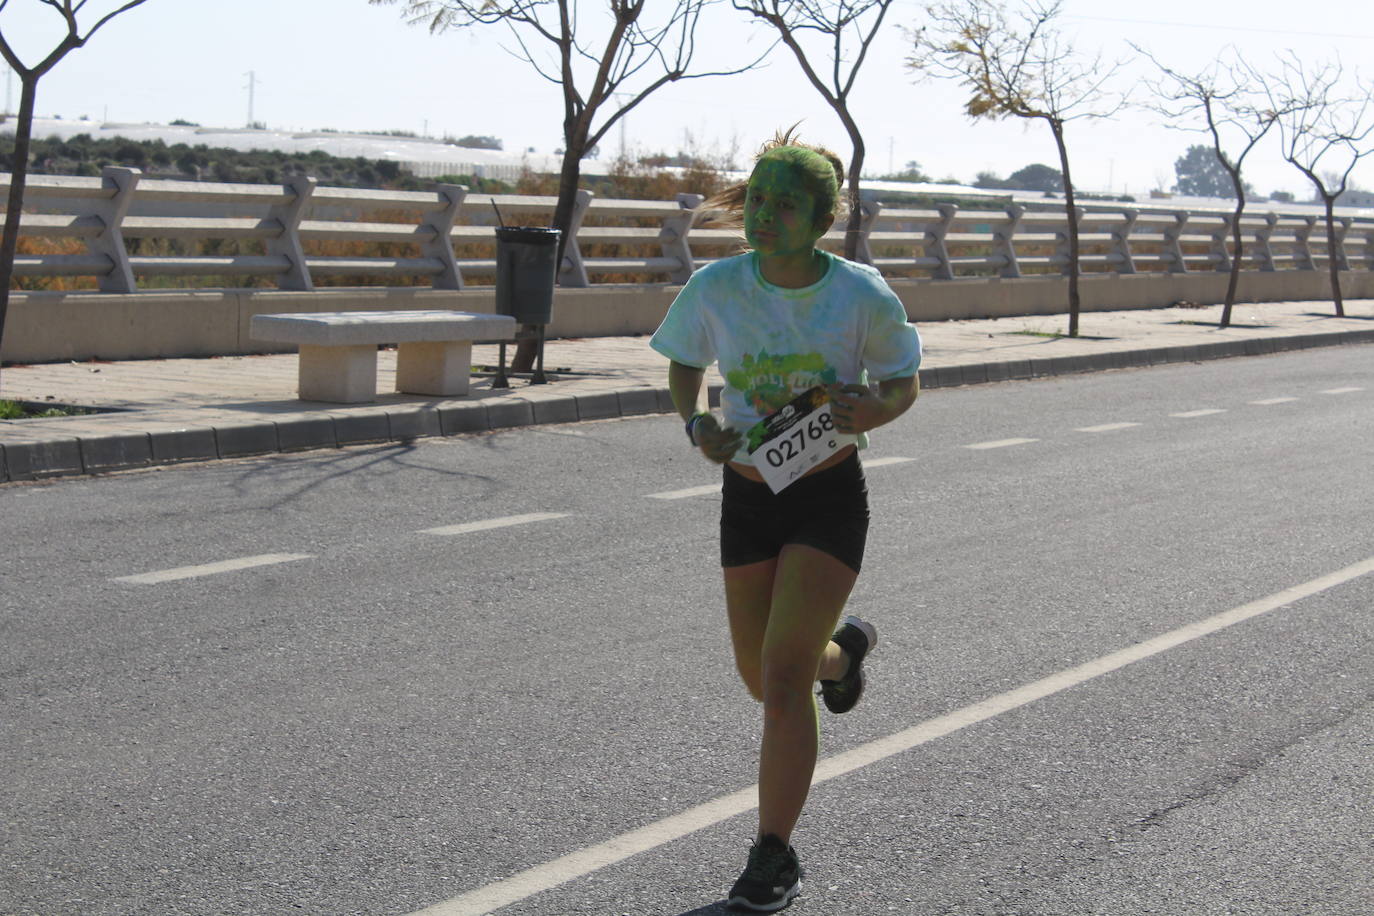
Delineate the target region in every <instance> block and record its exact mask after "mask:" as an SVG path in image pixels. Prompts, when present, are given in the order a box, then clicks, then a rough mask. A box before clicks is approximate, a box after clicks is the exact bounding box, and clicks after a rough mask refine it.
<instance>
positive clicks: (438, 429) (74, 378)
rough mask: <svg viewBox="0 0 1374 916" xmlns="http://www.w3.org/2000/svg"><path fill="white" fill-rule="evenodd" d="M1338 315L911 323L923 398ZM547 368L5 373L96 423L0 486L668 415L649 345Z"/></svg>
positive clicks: (1284, 307) (391, 359) (24, 391)
mask: <svg viewBox="0 0 1374 916" xmlns="http://www.w3.org/2000/svg"><path fill="white" fill-rule="evenodd" d="M1345 310H1346V315H1347V317H1345V318H1334V317H1330V316H1331V315H1332V314H1333V306H1332V305H1331V303H1330V302H1277V303H1261V304H1254V305H1249V304H1245V305H1238V306H1236V307H1235V309H1234V312H1233V315H1232V325H1231V327H1229V328H1226V329H1224V330H1223V329H1219V328H1218V327H1217V322H1218V320H1219V319H1220V316H1221V307H1220V306H1206V307H1202V308H1189V307H1179V308H1167V309H1150V310H1133V311H1122V312H1090V313H1085V314H1083V315H1082V317H1081V319H1080V327H1079V332H1080V335H1081V336H1080V337H1078V338H1073V339H1070V338H1063V337H1054V336H1052V335H1053V334H1055V333H1062V332H1063V331H1065V330H1066V329H1067V327H1068V320H1067V317H1066V316H1064V315H1045V316H1025V317H1017V318H1000V319H986V320H975V321H950V322H932V323H929V324H922V325H919V327H920V330H921V334H922V337H923V339H924V341H925V347H926V356H925V360H924V362H923V363H922V367H921V385H922V387H923V388H944V387H950V386H957V385H971V384H981V383H984V382H995V381H1004V380H1007V379H1025V378H1038V377H1042V376H1053V375H1065V374H1070V373H1077V372H1094V371H1099V370H1104V369H1122V368H1130V367H1141V366H1151V365H1158V364H1161V363H1174V362H1192V361H1198V360H1205V359H1219V358H1223V357H1232V356H1255V355H1261V354H1266V353H1276V352H1280V351H1283V350H1296V349H1305V348H1308V347H1325V346H1335V345H1341V344H1352V343H1370V342H1374V300H1368V299H1364V300H1352V301H1347V302H1346V309H1345ZM379 357H380V358H379V360H378V390H379V391H387V390H389V389H391V388H392V387H394V382H395V364H396V354H395V352H394V351H387V352H383V353H381V354H379ZM496 361H497V348H496V347H495V346H481V347H474V348H473V362H474V363H475V364H477V365H494V364H495V363H496ZM545 368H546V371H547V372H548V374H549V376H550V378H551V379H552V381H551V383H550V384H547V385H538V386H532V385H530V384H529V383H528V380H527V379H523V378H521V379H514V380H513V381H512V387H511V388H509V389H504V390H499V389H498V390H493V389H492V388H491V382H490V378H488V377H483V378H474V379H473V385H472V391H471V393H470V394H469V396H468V397H466V398H461V399H453V400H445V399H435V398H428V397H422V396H415V395H403V394H395V393H393V394H390V395H383V396H381V397H380V398H379V400H378V401H377V402H376V403H375V404H367V405H362V406H345V405H338V404H323V403H310V402H304V401H300V400H297V399H296V396H295V388H296V357H295V356H294V355H272V356H235V357H221V358H212V359H168V360H139V361H132V362H119V363H102V362H89V363H62V364H43V365H33V366H10V367H6V368H5V369H3V371H0V396H3V397H4V398H5V399H8V400H18V401H27V402H36V403H43V402H51V403H54V404H63V405H75V406H84V407H95V408H100V409H102V410H107V411H109V412H105V413H97V414H90V415H85V416H76V417H62V418H55V419H30V420H7V421H0V482H5V481H23V480H34V479H41V478H45V477H55V476H61V475H71V474H95V473H103V472H108V471H116V470H123V469H128V468H140V467H148V466H150V465H160V464H170V463H175V462H181V461H203V460H210V459H218V458H236V457H241V456H246V455H259V454H266V453H271V452H287V451H297V450H302V449H314V448H335V447H339V446H345V445H355V444H362V443H372V442H389V441H404V440H409V439H415V438H418V437H421V436H451V435H455V434H458V433H468V432H479V431H482V430H488V429H500V428H506V427H514V426H527V425H531V424H536V423H564V422H571V421H575V420H593V419H605V418H610V417H623V416H633V415H637V414H648V413H660V412H668V411H671V410H672V404H671V402H670V400H669V398H668V391H667V363H666V361H665V360H664V359H663V358H662V357H660V356H659V355H658V354H657V353H655V352H653V351H652V350H651V349H650V348H649V345H648V338H647V337H628V338H627V337H617V338H587V339H576V340H553V341H549V342H548V344H547V347H546V350H545ZM712 379H713V382H714V384H715V385H719V383H720V379H719V377H718V376H714V375H713V376H712Z"/></svg>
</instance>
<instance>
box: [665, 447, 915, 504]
mask: <svg viewBox="0 0 1374 916" xmlns="http://www.w3.org/2000/svg"><path fill="white" fill-rule="evenodd" d="M915 460H916V459H915V458H897V457H892V458H874V459H872V460H871V461H865V462H864V468H865V470H866V469H868V468H881V467H886V466H887V465H889V464H904V463H906V462H908V461H915ZM719 493H720V484H718V483H711V484H707V485H705V486H702V487H688V488H687V489H685V490H665V491H663V492H662V493H646V494H645V496H644V498H645V499H691V498H692V497H693V496H714V495H718V494H719Z"/></svg>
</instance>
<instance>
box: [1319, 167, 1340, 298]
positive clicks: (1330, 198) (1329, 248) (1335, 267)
mask: <svg viewBox="0 0 1374 916" xmlns="http://www.w3.org/2000/svg"><path fill="white" fill-rule="evenodd" d="M1322 199H1323V200H1324V201H1326V266H1327V269H1328V270H1330V271H1331V301H1332V302H1334V303H1335V305H1336V317H1337V318H1344V317H1345V299H1344V298H1343V297H1342V296H1341V260H1340V257H1339V255H1337V253H1336V215H1335V212H1334V211H1335V208H1336V195H1334V194H1325V193H1324V194H1322Z"/></svg>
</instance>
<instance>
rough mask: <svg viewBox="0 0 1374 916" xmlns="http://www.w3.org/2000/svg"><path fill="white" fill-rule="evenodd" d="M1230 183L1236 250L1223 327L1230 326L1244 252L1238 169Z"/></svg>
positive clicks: (1242, 194)
mask: <svg viewBox="0 0 1374 916" xmlns="http://www.w3.org/2000/svg"><path fill="white" fill-rule="evenodd" d="M1227 171H1230V170H1229V169H1228V170H1227ZM1231 183H1232V184H1233V185H1235V188H1236V210H1235V214H1234V215H1233V216H1232V217H1231V237H1232V238H1233V239H1234V240H1235V246H1236V252H1235V254H1234V255H1233V257H1232V259H1231V276H1230V279H1228V280H1227V281H1226V302H1225V304H1224V305H1222V307H1221V322H1220V323H1219V327H1223V328H1229V327H1230V326H1231V306H1233V305H1235V302H1236V288H1237V287H1238V286H1239V285H1240V263H1241V258H1242V257H1243V256H1244V254H1245V250H1244V248H1243V246H1242V243H1241V233H1240V215H1241V214H1242V213H1244V212H1245V185H1244V184H1243V183H1242V182H1241V180H1240V170H1239V169H1237V170H1236V171H1234V172H1231Z"/></svg>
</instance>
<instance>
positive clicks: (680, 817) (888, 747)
mask: <svg viewBox="0 0 1374 916" xmlns="http://www.w3.org/2000/svg"><path fill="white" fill-rule="evenodd" d="M1371 572H1374V557H1371V558H1369V559H1367V560H1364V561H1363V562H1360V563H1356V564H1354V565H1353V566H1347V567H1346V568H1345V569H1341V570H1338V571H1336V572H1333V573H1330V574H1329V575H1325V576H1319V577H1317V578H1316V579H1312V580H1310V581H1308V582H1304V583H1303V584H1301V585H1295V586H1293V587H1292V588H1287V589H1284V590H1283V591H1281V592H1276V593H1274V594H1272V595H1269V596H1268V597H1266V598H1260V599H1259V600H1257V601H1252V602H1250V603H1249V604H1243V605H1241V606H1240V607H1237V608H1233V609H1231V610H1229V611H1223V612H1222V613H1220V614H1216V615H1214V616H1212V617H1208V618H1206V619H1205V620H1199V621H1197V622H1195V623H1190V624H1187V625H1185V626H1181V627H1179V628H1178V629H1176V630H1170V631H1169V632H1167V633H1164V634H1162V635H1160V636H1156V637H1154V638H1153V639H1147V640H1145V641H1144V642H1139V643H1136V644H1135V645H1133V646H1128V647H1127V648H1125V649H1120V650H1118V651H1116V652H1111V653H1109V654H1107V655H1103V656H1101V657H1100V658H1095V659H1093V660H1092V661H1089V662H1085V663H1084V664H1082V665H1078V666H1077V667H1074V668H1067V669H1065V670H1063V671H1060V672H1058V673H1057V674H1052V675H1050V676H1049V677H1046V678H1042V679H1040V680H1038V681H1034V682H1033V683H1030V684H1026V685H1024V686H1022V687H1018V688H1016V689H1014V690H1009V691H1007V692H1006V693H1001V694H998V695H997V696H994V697H989V698H988V699H986V700H983V701H981V702H978V703H974V704H972V705H970V706H965V707H964V708H963V709H956V710H955V711H954V712H951V713H949V714H947V715H943V716H939V717H938V718H934V719H928V720H926V721H925V722H922V723H920V724H918V725H914V726H912V727H911V728H908V729H905V730H903V731H900V732H897V733H896V734H892V735H888V736H887V737H886V738H878V739H877V740H874V741H870V742H868V743H867V744H862V745H860V746H858V747H856V748H854V749H853V750H850V751H846V752H844V753H842V754H837V755H835V756H834V757H828V758H825V759H823V760H821V761H820V762H819V763H818V764H817V765H816V775H815V777H814V778H813V779H812V781H811V782H812V785H818V784H820V783H822V782H826V781H828V780H831V779H836V778H838V777H840V776H844V775H846V774H848V773H852V772H853V771H855V770H858V769H862V768H863V767H866V766H870V765H872V764H874V763H878V762H879V761H882V760H886V759H887V758H889V757H894V756H896V755H897V754H901V753H904V752H906V751H909V750H911V749H912V748H914V747H917V746H918V745H922V744H927V743H929V742H931V741H934V740H936V739H938V738H943V737H946V736H947V735H951V734H953V733H954V732H957V731H959V730H960V729H964V728H968V727H969V726H971V725H977V724H979V723H981V722H986V721H987V720H988V719H992V718H994V717H996V716H1000V715H1001V714H1002V713H1004V712H1010V711H1011V710H1013V709H1018V708H1020V707H1022V706H1026V705H1028V704H1030V703H1034V702H1035V701H1036V700H1041V699H1044V698H1045V697H1048V696H1052V695H1053V694H1056V693H1060V692H1062V691H1064V690H1068V689H1069V688H1071V687H1076V686H1078V685H1080V684H1083V683H1086V682H1088V681H1091V680H1093V679H1095V678H1098V677H1101V676H1102V675H1104V674H1110V673H1111V672H1113V671H1116V670H1117V669H1119V668H1124V667H1125V666H1127V665H1129V664H1131V663H1133V662H1138V661H1141V660H1143V659H1147V658H1150V657H1152V656H1155V655H1159V654H1160V653H1163V652H1167V651H1168V650H1170V649H1174V648H1177V647H1178V646H1181V645H1184V644H1185V643H1189V642H1192V641H1193V640H1196V639H1201V638H1202V637H1204V636H1210V635H1211V634H1213V633H1216V632H1218V631H1220V630H1224V629H1226V628H1227V627H1231V626H1235V625H1236V624H1238V623H1243V622H1245V621H1247V620H1250V619H1251V618H1254V617H1258V616H1260V615H1261V614H1267V613H1269V612H1270V611H1275V610H1278V609H1279V608H1282V607H1286V606H1288V605H1290V604H1293V603H1295V602H1297V601H1301V600H1302V599H1304V598H1310V597H1311V596H1313V595H1316V594H1318V593H1320V592H1324V591H1326V590H1327V589H1331V588H1335V587H1336V586H1338V585H1343V584H1345V583H1346V582H1350V581H1352V580H1354V579H1358V578H1360V577H1361V576H1365V575H1368V574H1369V573H1371ZM757 803H758V786H756V785H755V786H749V787H748V788H745V789H741V790H740V791H738V792H733V793H731V794H730V795H725V796H722V797H720V798H717V799H714V800H712V801H709V802H706V803H704V804H701V805H697V806H696V807H695V808H688V809H687V810H686V811H682V812H680V813H678V814H674V815H670V816H669V817H666V818H663V819H662V820H659V821H655V822H653V823H651V824H646V825H645V826H643V827H640V828H638V829H637V830H631V831H630V832H628V833H622V834H621V835H620V836H617V837H612V838H611V839H609V840H607V841H605V842H604V843H598V844H596V845H595V846H588V847H586V848H585V849H580V850H578V851H576V852H571V853H568V854H567V855H565V856H562V857H561V858H558V859H554V860H553V861H551V862H545V863H544V864H543V865H536V866H534V867H533V868H529V869H526V870H525V871H522V872H520V873H518V874H515V875H512V876H511V877H509V878H506V879H505V880H502V881H497V882H496V883H494V884H489V885H487V886H486V887H479V888H477V889H475V890H472V891H468V892H467V893H466V894H462V895H460V896H457V897H453V898H452V899H449V900H446V901H444V902H442V903H437V904H435V905H434V906H431V907H427V908H426V909H423V910H420V911H419V912H418V913H416V914H413V916H485V914H488V913H491V912H492V911H494V910H498V909H500V908H501V907H503V906H509V905H510V904H512V903H515V902H517V901H519V900H524V899H526V898H527V897H532V896H534V895H535V894H538V893H541V892H543V891H546V890H549V889H551V888H554V887H557V886H558V885H560V884H565V883H567V882H568V881H572V880H574V879H576V878H580V877H582V876H583V875H588V874H591V873H592V872H594V871H597V870H598V869H602V868H605V867H607V866H609V865H614V864H615V863H617V862H620V861H623V860H624V859H628V858H629V857H630V856H633V855H636V854H638V853H641V852H646V851H648V850H650V849H654V848H656V847H658V846H663V845H665V844H667V843H670V842H672V841H673V840H677V839H680V838H681V837H684V836H687V835H688V834H691V833H695V832H696V831H698V830H703V829H705V828H707V827H711V826H713V825H715V824H718V823H720V822H721V821H724V820H727V819H729V818H732V817H735V816H736V815H740V814H744V813H745V812H747V811H751V810H753V808H754V807H755V806H756V805H757Z"/></svg>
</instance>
